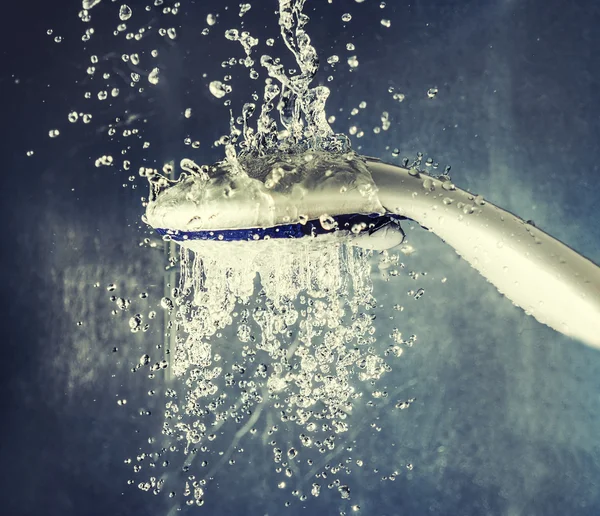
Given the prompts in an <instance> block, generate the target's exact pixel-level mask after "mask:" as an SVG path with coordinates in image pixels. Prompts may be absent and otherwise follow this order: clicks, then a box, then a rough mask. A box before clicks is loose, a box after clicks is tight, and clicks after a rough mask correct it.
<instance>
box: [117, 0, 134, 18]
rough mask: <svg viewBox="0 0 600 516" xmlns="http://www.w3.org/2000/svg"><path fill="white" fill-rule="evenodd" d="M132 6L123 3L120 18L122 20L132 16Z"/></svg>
mask: <svg viewBox="0 0 600 516" xmlns="http://www.w3.org/2000/svg"><path fill="white" fill-rule="evenodd" d="M131 14H132V11H131V7H129V6H128V5H126V4H123V5H122V6H121V7H120V8H119V19H120V20H121V21H127V20H129V18H131Z"/></svg>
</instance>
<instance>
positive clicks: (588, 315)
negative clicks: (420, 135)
mask: <svg viewBox="0 0 600 516" xmlns="http://www.w3.org/2000/svg"><path fill="white" fill-rule="evenodd" d="M146 217H147V218H146V220H147V222H148V223H149V224H150V225H151V226H153V227H154V228H155V229H156V230H157V231H158V233H160V234H162V235H164V236H165V237H166V238H167V239H172V240H174V241H176V242H177V243H179V244H181V245H182V246H185V247H189V248H191V249H194V250H198V249H202V246H203V245H206V241H207V240H211V241H213V240H214V241H217V242H219V241H220V242H222V245H223V246H226V245H227V243H228V242H232V241H250V242H253V244H252V245H259V244H260V242H265V241H267V240H271V239H288V240H289V239H302V240H307V239H314V241H327V240H333V241H338V242H339V241H348V242H349V243H352V244H354V245H359V246H361V247H365V248H370V249H377V250H382V249H387V248H390V247H393V246H395V245H397V244H399V243H401V242H402V240H403V236H404V234H403V232H402V229H401V228H400V221H402V220H412V221H415V222H417V223H418V224H419V225H420V226H422V227H424V228H426V229H428V230H429V231H431V232H433V233H435V234H436V235H437V236H439V237H440V238H442V239H443V240H444V241H445V242H446V243H447V244H448V245H450V246H451V247H453V248H454V249H455V251H456V252H457V253H458V254H459V255H460V256H461V257H462V258H464V259H465V260H466V261H467V262H468V263H469V264H471V266H472V267H473V268H475V269H476V270H477V271H479V272H480V273H481V274H482V275H483V276H484V277H485V278H486V279H487V280H488V281H489V282H490V283H492V284H493V285H494V286H495V287H496V288H497V289H498V290H499V291H500V292H501V293H502V294H504V295H505V296H506V297H507V298H508V299H510V300H511V301H512V302H513V304H515V305H517V306H519V307H521V308H522V309H524V310H525V311H526V312H527V313H528V314H530V315H533V316H534V317H535V318H536V319H537V320H538V321H540V322H542V323H544V324H547V325H548V326H550V327H551V328H553V329H555V330H557V331H559V332H561V333H563V334H565V335H568V336H571V337H573V338H577V339H579V340H581V341H583V342H584V343H586V344H588V345H590V346H593V347H596V348H600V267H598V266H597V265H596V264H594V263H593V262H591V261H590V260H588V259H587V258H585V257H583V256H581V255H580V254H578V253H577V252H575V251H574V250H573V249H571V248H570V247H568V246H567V245H565V244H563V243H562V242H560V241H558V240H556V239H555V238H553V237H551V236H550V235H548V234H547V233H545V232H543V231H542V230H540V229H538V228H537V227H535V226H534V225H533V224H531V223H528V222H525V221H524V220H522V219H520V218H519V217H517V216H515V215H513V214H512V213H509V212H507V211H505V210H503V209H502V208H499V207H498V206H495V205H493V204H491V203H489V202H487V201H484V200H483V198H482V197H481V196H476V195H474V194H471V193H469V192H466V191H464V190H462V189H460V188H458V187H456V186H455V185H454V184H453V183H452V182H451V181H450V180H449V178H448V177H446V176H440V177H433V176H430V175H428V174H425V173H423V172H420V171H417V170H415V169H410V170H409V169H406V168H402V167H398V166H395V165H390V164H386V163H383V162H381V161H380V160H378V159H375V158H362V157H359V156H357V155H355V154H351V153H348V154H345V155H339V154H331V153H326V152H306V153H304V154H301V155H270V156H266V157H263V158H252V159H247V160H245V161H244V162H242V163H234V164H224V163H221V164H218V165H216V166H214V167H212V168H211V169H210V170H208V173H206V171H204V172H202V173H195V174H192V175H189V176H187V177H184V178H183V179H181V180H180V181H178V182H177V183H176V184H175V185H174V186H171V187H170V188H167V189H164V190H162V191H160V192H158V193H157V195H155V196H154V198H153V199H151V201H150V202H149V204H148V207H147V212H146ZM309 241H310V240H309Z"/></svg>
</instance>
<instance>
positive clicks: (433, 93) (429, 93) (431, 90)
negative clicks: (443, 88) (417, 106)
mask: <svg viewBox="0 0 600 516" xmlns="http://www.w3.org/2000/svg"><path fill="white" fill-rule="evenodd" d="M438 91H439V90H438V89H437V88H435V87H434V88H429V89H428V90H427V96H428V97H429V98H430V99H433V98H435V96H436V95H437V94H438Z"/></svg>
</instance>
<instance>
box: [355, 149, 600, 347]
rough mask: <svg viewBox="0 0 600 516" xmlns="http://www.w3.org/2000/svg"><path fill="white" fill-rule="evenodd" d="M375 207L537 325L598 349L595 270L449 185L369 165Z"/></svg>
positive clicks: (599, 295) (599, 284)
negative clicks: (445, 248) (410, 227)
mask: <svg viewBox="0 0 600 516" xmlns="http://www.w3.org/2000/svg"><path fill="white" fill-rule="evenodd" d="M367 165H368V167H369V169H370V171H371V174H372V176H373V180H374V182H375V184H376V185H377V188H378V196H379V200H380V202H381V204H382V205H383V206H384V207H385V209H386V210H388V211H389V212H391V213H394V214H397V215H402V216H404V217H407V218H409V219H412V220H414V221H416V222H418V223H419V224H420V225H421V226H423V227H426V228H427V229H429V230H430V231H431V232H433V233H435V234H436V235H437V236H439V237H440V238H441V239H443V240H444V241H445V242H446V243H447V244H449V245H450V246H452V247H453V248H454V249H455V250H456V252H457V253H458V254H459V255H460V256H461V257H462V258H464V259H465V260H466V261H467V262H469V263H470V264H471V266H473V268H475V269H476V270H478V271H479V272H480V273H481V274H482V275H483V276H484V277H485V278H486V279H487V280H488V281H489V282H490V283H492V284H493V285H494V286H495V287H496V288H497V289H498V290H499V291H500V292H501V293H502V294H504V295H505V296H506V297H507V298H508V299H510V300H511V301H512V302H513V303H514V304H515V305H517V306H519V307H521V308H523V309H524V310H525V311H526V312H527V313H529V314H531V315H533V316H534V317H535V318H536V319H537V320H538V321H539V322H541V323H544V324H547V325H548V326H550V327H551V328H553V329H555V330H556V331H559V332H560V333H563V334H565V335H568V336H570V337H573V338H576V339H579V340H581V341H583V342H584V343H586V344H588V345H590V346H593V347H596V348H600V267H598V266H597V265H596V264H594V263H593V262H592V261H590V260H588V259H587V258H585V257H583V256H581V255H580V254H578V253H577V252H575V251H574V250H573V249H571V248H570V247H568V246H566V245H565V244H563V243H562V242H560V241H558V240H556V239H555V238H553V237H551V236H550V235H548V234H547V233H545V232H543V231H541V230H540V229H538V228H536V227H535V226H534V225H532V224H531V223H527V222H525V221H524V220H522V219H520V218H519V217H516V216H515V215H513V214H512V213H510V212H508V211H505V210H503V209H501V208H499V207H498V206H495V205H493V204H491V203H489V202H488V201H484V200H483V199H482V198H481V197H480V196H476V195H474V194H471V193H469V192H466V191H464V190H461V189H460V188H457V187H455V186H454V185H452V183H451V182H449V181H444V180H443V179H438V178H434V177H432V176H429V175H427V174H425V173H422V172H416V171H409V170H408V169H405V168H401V167H398V166H394V165H388V164H386V163H383V162H381V161H378V160H376V159H372V158H368V159H367Z"/></svg>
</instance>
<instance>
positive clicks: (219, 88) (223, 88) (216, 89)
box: [208, 81, 231, 99]
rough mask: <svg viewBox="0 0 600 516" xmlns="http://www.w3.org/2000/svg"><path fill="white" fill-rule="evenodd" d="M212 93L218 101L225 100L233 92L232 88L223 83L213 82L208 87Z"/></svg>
mask: <svg viewBox="0 0 600 516" xmlns="http://www.w3.org/2000/svg"><path fill="white" fill-rule="evenodd" d="M208 88H209V90H210V92H211V93H212V94H213V95H214V96H215V97H217V98H218V99H221V98H223V97H224V96H225V95H227V94H228V93H229V92H230V91H231V86H229V85H228V84H223V83H222V82H221V81H212V82H211V83H210V84H209V86H208Z"/></svg>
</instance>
